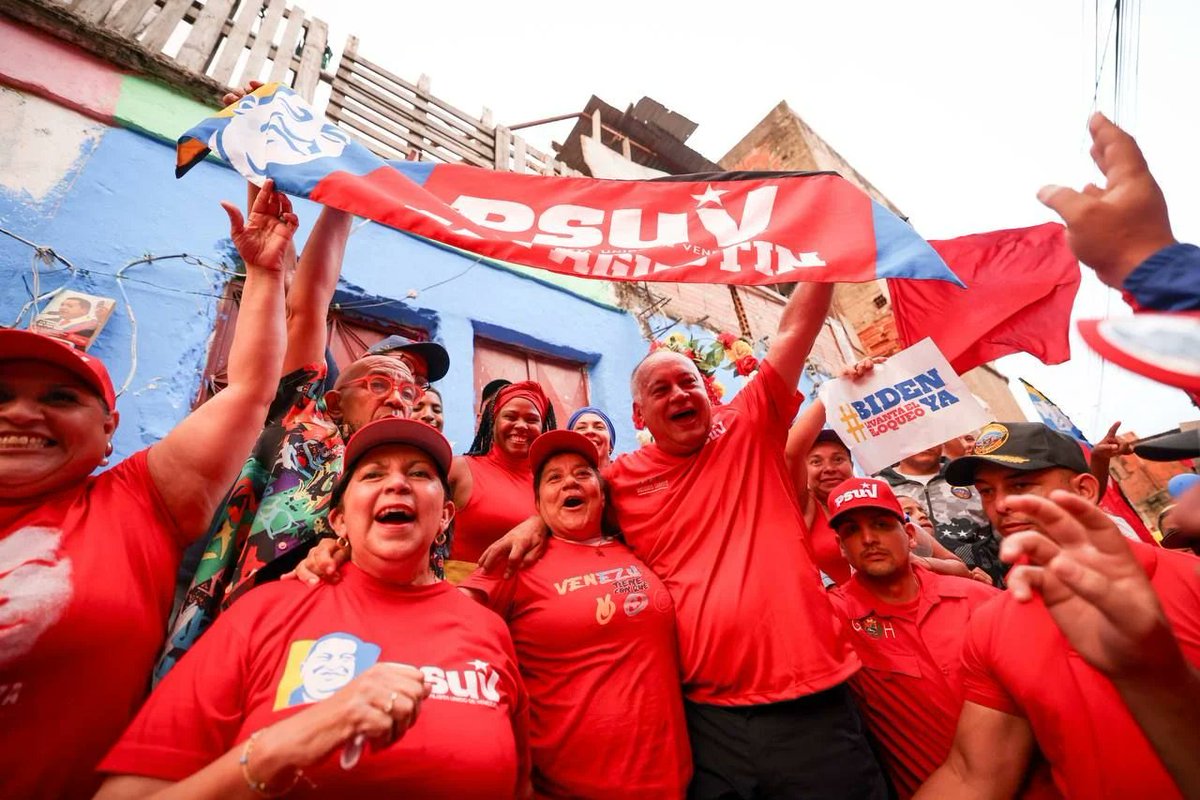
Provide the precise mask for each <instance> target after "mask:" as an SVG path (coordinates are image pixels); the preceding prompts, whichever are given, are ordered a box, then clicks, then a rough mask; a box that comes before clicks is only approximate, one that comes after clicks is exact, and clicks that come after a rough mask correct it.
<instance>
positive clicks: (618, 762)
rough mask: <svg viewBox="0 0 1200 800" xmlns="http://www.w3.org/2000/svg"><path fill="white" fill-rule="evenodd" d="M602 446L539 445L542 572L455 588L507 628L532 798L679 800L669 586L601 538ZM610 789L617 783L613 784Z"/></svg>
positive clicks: (687, 766)
mask: <svg viewBox="0 0 1200 800" xmlns="http://www.w3.org/2000/svg"><path fill="white" fill-rule="evenodd" d="M598 460H599V454H598V452H597V451H596V448H595V445H594V444H593V443H592V442H591V441H589V440H588V439H586V438H584V437H583V436H582V435H580V434H578V433H575V432H573V431H552V432H550V433H546V434H543V435H542V436H540V437H539V438H538V439H537V440H536V441H534V443H533V446H532V448H531V449H530V455H529V461H530V465H531V467H532V469H533V471H534V475H535V484H536V490H535V491H536V506H537V511H538V513H539V514H540V515H541V517H542V519H543V520H544V521H545V523H546V526H547V528H548V529H549V530H550V533H551V536H550V537H548V539H547V543H546V549H545V552H544V554H543V555H542V557H541V558H540V559H539V560H538V561H537V563H536V564H533V565H532V566H529V567H526V568H525V569H522V570H519V571H518V572H517V573H516V574H515V575H514V576H512V577H510V578H507V579H504V578H502V577H501V576H500V575H499V574H498V573H497V574H492V575H489V574H486V573H484V572H483V571H482V570H480V571H477V572H476V573H475V574H474V575H472V576H471V577H470V578H469V579H468V580H467V581H466V582H465V583H464V584H463V585H462V586H460V587H459V588H460V589H462V590H463V591H465V592H468V593H470V594H472V595H474V596H475V597H476V598H477V599H479V600H480V601H481V602H483V603H484V604H485V605H487V606H488V607H489V608H491V609H493V610H494V611H496V612H497V613H499V614H500V615H501V616H503V617H504V618H505V619H506V620H507V621H508V626H509V630H511V631H512V635H513V641H514V644H515V645H516V649H517V657H518V660H519V662H520V665H521V675H522V676H523V677H524V679H525V685H526V687H527V689H528V690H529V696H530V701H529V702H530V706H529V711H530V727H529V735H530V751H531V757H532V762H533V786H534V792H535V795H536V796H538V797H545V798H607V797H610V796H611V795H612V793H613V787H614V786H619V787H620V791H621V793H622V794H625V795H628V796H630V797H654V798H672V797H675V798H680V797H683V796H684V795H685V794H686V791H687V785H688V781H689V779H690V778H691V772H692V762H691V754H690V749H689V747H688V738H687V725H686V722H685V721H684V713H683V696H682V690H681V688H680V675H679V656H678V646H677V644H676V641H677V640H676V632H675V607H674V603H673V602H672V601H671V596H670V594H669V593H668V592H667V589H666V588H665V587H664V586H663V584H662V582H661V581H660V580H659V579H658V578H657V577H656V576H655V575H654V573H652V572H651V571H650V569H649V568H648V567H647V566H646V565H645V564H643V563H642V562H641V561H640V560H639V559H638V558H636V557H635V556H634V555H633V552H632V551H631V550H630V549H629V548H628V547H627V546H625V544H624V543H623V542H621V541H620V540H619V539H617V538H613V537H609V536H605V535H604V534H603V532H602V520H603V517H604V508H605V500H604V489H603V483H602V481H601V478H600V472H599V469H598ZM614 781H615V783H614Z"/></svg>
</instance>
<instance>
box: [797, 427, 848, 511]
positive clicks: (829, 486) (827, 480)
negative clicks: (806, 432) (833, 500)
mask: <svg viewBox="0 0 1200 800" xmlns="http://www.w3.org/2000/svg"><path fill="white" fill-rule="evenodd" d="M804 463H805V466H806V467H807V469H808V488H809V489H810V490H812V492H813V494H815V495H816V496H817V500H819V501H820V502H822V503H824V502H825V498H828V497H829V493H830V492H831V491H833V490H834V489H836V488H837V486H838V484H840V483H842V482H843V481H847V480H849V479H850V478H853V477H854V464H853V463H852V462H851V461H850V454H849V453H848V452H846V448H844V447H842V446H841V445H840V444H834V443H833V442H818V443H817V444H815V445H813V448H812V449H811V450H809V451H808V458H807V459H806V460H805V462H804Z"/></svg>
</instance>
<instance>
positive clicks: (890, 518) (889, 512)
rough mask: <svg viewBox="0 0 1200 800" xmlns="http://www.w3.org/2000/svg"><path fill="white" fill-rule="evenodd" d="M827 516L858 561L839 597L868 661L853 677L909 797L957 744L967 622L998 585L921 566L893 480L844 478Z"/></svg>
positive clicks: (890, 767) (849, 556) (887, 760)
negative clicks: (915, 558) (916, 561)
mask: <svg viewBox="0 0 1200 800" xmlns="http://www.w3.org/2000/svg"><path fill="white" fill-rule="evenodd" d="M829 524H830V527H832V528H833V530H834V532H835V533H836V534H837V537H838V541H839V542H840V544H841V547H842V552H843V553H844V554H845V556H846V560H847V561H848V562H850V566H851V567H853V568H854V574H853V576H852V577H851V578H850V580H848V581H846V582H845V583H844V584H842V585H840V586H838V587H837V588H836V589H834V590H833V593H832V595H831V599H832V600H833V605H834V608H835V609H836V610H837V611H838V612H839V614H840V616H841V617H842V618H843V619H844V620H845V622H846V626H847V630H848V632H849V634H850V639H851V641H852V642H853V644H854V649H855V650H857V651H858V656H859V658H861V659H862V662H863V669H861V670H859V672H858V673H857V674H856V675H855V676H854V677H853V678H851V679H850V685H851V687H852V688H853V689H854V693H855V695H857V697H858V699H859V705H860V707H861V708H862V710H863V714H864V715H865V716H866V718H867V724H868V725H869V726H870V727H871V732H872V733H874V734H875V738H876V739H877V740H878V741H879V743H880V745H881V746H882V749H883V757H884V765H885V767H886V768H887V771H888V775H889V776H890V777H891V779H892V783H893V785H894V786H895V787H896V790H897V791H898V793H899V795H900V797H901V798H908V797H911V796H912V794H913V793H914V792H915V791H916V790H917V788H918V787H919V786H920V785H921V784H922V783H923V782H924V781H925V779H926V778H928V777H929V775H930V774H931V773H932V772H933V771H934V770H935V769H937V768H938V766H940V765H941V763H942V762H943V761H945V760H946V754H947V753H949V752H950V742H951V741H953V739H954V726H955V723H957V722H958V712H959V710H960V709H961V708H962V702H963V694H962V682H961V675H960V673H961V671H962V670H961V665H962V644H963V638H964V636H965V634H966V629H967V623H968V622H970V619H971V614H972V613H973V612H974V611H975V609H976V608H978V607H979V606H980V605H982V604H983V603H984V602H985V601H987V600H989V599H991V598H992V597H995V596H996V595H997V594H999V592H998V591H997V590H996V589H994V588H993V587H992V586H990V585H987V584H983V583H980V582H979V581H973V580H970V579H968V578H956V577H953V576H949V575H938V574H936V573H933V572H930V571H929V570H927V569H924V568H920V567H916V566H914V565H913V563H912V561H911V559H910V552H911V550H912V548H913V547H914V546H915V544H916V536H917V529H916V527H915V526H914V525H913V524H912V523H911V522H907V521H906V520H905V516H904V511H903V509H901V507H900V503H899V501H898V500H897V499H896V495H895V494H894V493H893V492H892V487H891V486H889V485H888V483H887V481H881V480H876V479H873V478H850V479H849V480H846V481H843V482H842V483H841V484H839V485H838V486H837V487H836V488H834V489H833V490H832V491H830V493H829Z"/></svg>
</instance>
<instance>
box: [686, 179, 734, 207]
mask: <svg viewBox="0 0 1200 800" xmlns="http://www.w3.org/2000/svg"><path fill="white" fill-rule="evenodd" d="M726 193H727V192H726V190H725V189H714V188H712V184H711V183H710V184H708V185H707V186H706V187H705V189H704V194H694V195H692V197H694V198H696V208H699V207H700V206H704V205H708V204H709V203H716V204H717V205H721V195H723V194H726Z"/></svg>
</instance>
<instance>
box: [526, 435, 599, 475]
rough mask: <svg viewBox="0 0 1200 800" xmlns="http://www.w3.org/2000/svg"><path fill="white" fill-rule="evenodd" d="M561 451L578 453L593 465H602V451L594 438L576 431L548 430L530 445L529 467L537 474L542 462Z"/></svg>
mask: <svg viewBox="0 0 1200 800" xmlns="http://www.w3.org/2000/svg"><path fill="white" fill-rule="evenodd" d="M559 453H578V454H579V455H581V456H583V457H584V458H585V459H586V460H587V462H588V463H589V464H591V465H592V466H593V467H599V466H600V453H599V451H598V450H596V445H595V444H593V443H592V440H591V439H589V438H587V437H586V436H584V435H583V434H582V433H576V432H575V431H546V432H545V433H543V434H542V435H541V436H539V437H537V438H536V439H534V440H533V444H531V445H530V446H529V467H530V469H532V470H533V474H534V475H536V474H537V472H538V470H539V469H541V468H542V464H545V463H546V461H547V460H548V459H549V458H550V457H551V456H556V455H558V454H559Z"/></svg>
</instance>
